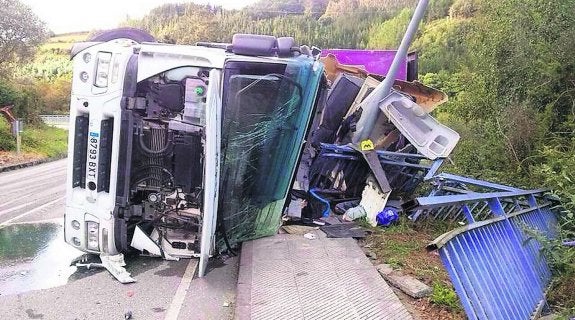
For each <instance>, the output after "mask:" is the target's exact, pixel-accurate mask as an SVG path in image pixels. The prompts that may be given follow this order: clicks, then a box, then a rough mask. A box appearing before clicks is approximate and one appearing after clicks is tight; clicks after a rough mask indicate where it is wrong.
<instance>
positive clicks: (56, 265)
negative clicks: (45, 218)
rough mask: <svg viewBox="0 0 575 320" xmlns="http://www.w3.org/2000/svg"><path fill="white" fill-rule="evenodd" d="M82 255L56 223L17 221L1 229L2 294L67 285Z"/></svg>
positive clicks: (0, 270)
mask: <svg viewBox="0 0 575 320" xmlns="http://www.w3.org/2000/svg"><path fill="white" fill-rule="evenodd" d="M81 254H82V252H80V251H79V250H76V249H75V248H73V247H72V246H70V245H68V244H66V243H65V242H64V229H63V227H62V225H60V224H57V223H37V224H16V225H10V226H7V227H4V228H2V229H0V295H12V294H18V293H22V292H26V291H31V290H39V289H46V288H52V287H56V286H60V285H64V284H66V283H67V282H68V278H69V277H70V276H71V275H72V274H73V273H74V272H75V271H76V267H72V266H70V262H71V261H72V260H73V259H74V258H75V257H78V256H80V255H81Z"/></svg>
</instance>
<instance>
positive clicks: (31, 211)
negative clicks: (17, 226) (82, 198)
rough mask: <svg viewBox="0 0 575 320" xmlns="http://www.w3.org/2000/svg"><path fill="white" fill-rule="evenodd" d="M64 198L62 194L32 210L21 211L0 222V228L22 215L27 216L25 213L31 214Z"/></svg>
mask: <svg viewBox="0 0 575 320" xmlns="http://www.w3.org/2000/svg"><path fill="white" fill-rule="evenodd" d="M64 198H66V197H65V196H63V197H60V198H58V199H56V200H52V201H50V202H47V203H45V204H43V205H41V206H39V207H36V208H34V209H32V210H30V211H26V212H24V213H22V214H20V215H17V216H15V217H14V218H12V219H8V220H6V221H4V222H2V223H0V228H3V227H5V226H7V225H9V224H10V223H11V222H12V221H14V220H18V219H20V218H22V217H25V216H27V215H29V214H31V213H34V212H36V211H38V210H42V209H44V208H46V207H49V206H51V205H53V204H54V203H56V202H58V201H60V200H63V199H64Z"/></svg>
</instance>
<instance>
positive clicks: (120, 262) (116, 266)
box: [100, 254, 136, 317]
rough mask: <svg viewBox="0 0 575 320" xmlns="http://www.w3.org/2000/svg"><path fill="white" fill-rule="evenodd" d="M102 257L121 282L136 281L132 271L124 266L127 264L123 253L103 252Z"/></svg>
mask: <svg viewBox="0 0 575 320" xmlns="http://www.w3.org/2000/svg"><path fill="white" fill-rule="evenodd" d="M100 259H101V260H102V265H103V266H104V267H105V268H106V269H107V270H108V271H109V272H110V273H111V274H112V275H113V276H114V278H116V279H118V281H120V282H121V283H132V282H136V280H134V278H132V277H131V276H130V273H129V272H128V271H126V269H125V268H124V267H125V266H126V262H124V255H123V254H117V255H113V256H108V255H103V254H102V255H100ZM130 317H131V316H130Z"/></svg>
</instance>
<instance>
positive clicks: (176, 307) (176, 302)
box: [164, 259, 198, 320]
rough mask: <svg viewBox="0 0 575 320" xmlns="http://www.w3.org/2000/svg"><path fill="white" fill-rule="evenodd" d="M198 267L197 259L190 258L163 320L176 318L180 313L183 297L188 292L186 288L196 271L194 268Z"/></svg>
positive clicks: (174, 319) (188, 286)
mask: <svg viewBox="0 0 575 320" xmlns="http://www.w3.org/2000/svg"><path fill="white" fill-rule="evenodd" d="M197 268H198V260H197V259H190V263H188V266H187V267H186V271H185V272H184V275H183V276H182V280H181V281H180V284H179V285H178V289H177V290H176V294H174V298H173V299H172V303H170V307H169V308H168V311H167V312H166V317H165V318H164V320H177V319H178V316H179V315H180V310H181V309H182V305H183V304H184V299H185V298H186V294H187V293H188V289H189V288H190V284H191V283H192V279H193V278H194V274H195V273H196V269H197Z"/></svg>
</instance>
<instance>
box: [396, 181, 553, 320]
mask: <svg viewBox="0 0 575 320" xmlns="http://www.w3.org/2000/svg"><path fill="white" fill-rule="evenodd" d="M452 178H457V179H453V180H462V179H459V178H462V177H456V176H452ZM464 179H465V178H464ZM444 180H446V179H444ZM453 180H452V181H453ZM470 182H473V183H475V184H476V185H477V186H481V187H483V188H486V189H491V190H495V189H499V190H501V189H507V190H506V191H497V192H487V193H480V192H473V191H470V190H469V189H470V188H461V186H460V188H459V189H457V188H456V189H457V190H452V189H449V192H452V193H457V192H462V193H460V194H449V195H441V196H434V195H432V196H429V197H421V198H417V199H415V200H413V201H411V202H409V203H406V204H405V207H404V208H407V209H408V211H409V210H411V212H412V216H413V213H415V212H419V217H422V216H427V217H430V218H440V219H441V218H446V217H449V218H450V219H464V220H463V221H465V222H466V223H467V225H465V226H463V227H461V228H457V229H455V230H453V231H450V232H448V233H445V234H443V235H442V236H440V237H438V238H437V239H436V240H435V241H433V242H432V243H431V244H430V245H429V246H428V250H437V251H438V252H439V255H440V257H441V260H442V262H443V264H444V266H445V268H446V269H447V272H448V273H449V276H450V278H451V281H452V283H453V286H454V287H455V291H456V292H457V295H458V296H459V298H460V300H461V304H462V305H463V308H464V309H465V312H466V314H467V317H469V319H512V320H516V319H533V318H535V317H537V316H538V314H539V313H540V311H541V308H542V307H543V305H544V304H545V292H546V290H547V288H548V287H549V283H550V281H551V271H550V269H549V266H548V264H547V261H546V260H545V258H544V257H543V256H542V255H541V253H540V252H541V244H540V243H539V242H538V240H537V239H535V238H534V237H533V233H537V234H539V235H541V236H544V237H547V238H550V239H552V238H555V237H556V236H557V233H558V230H557V228H558V227H557V218H556V215H555V213H554V212H553V210H552V207H553V206H554V200H552V199H550V198H548V197H546V195H545V192H546V190H519V189H512V188H511V187H507V186H502V185H495V184H491V185H487V184H486V183H482V182H481V181H479V180H473V181H466V183H470ZM437 190H440V189H437Z"/></svg>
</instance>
